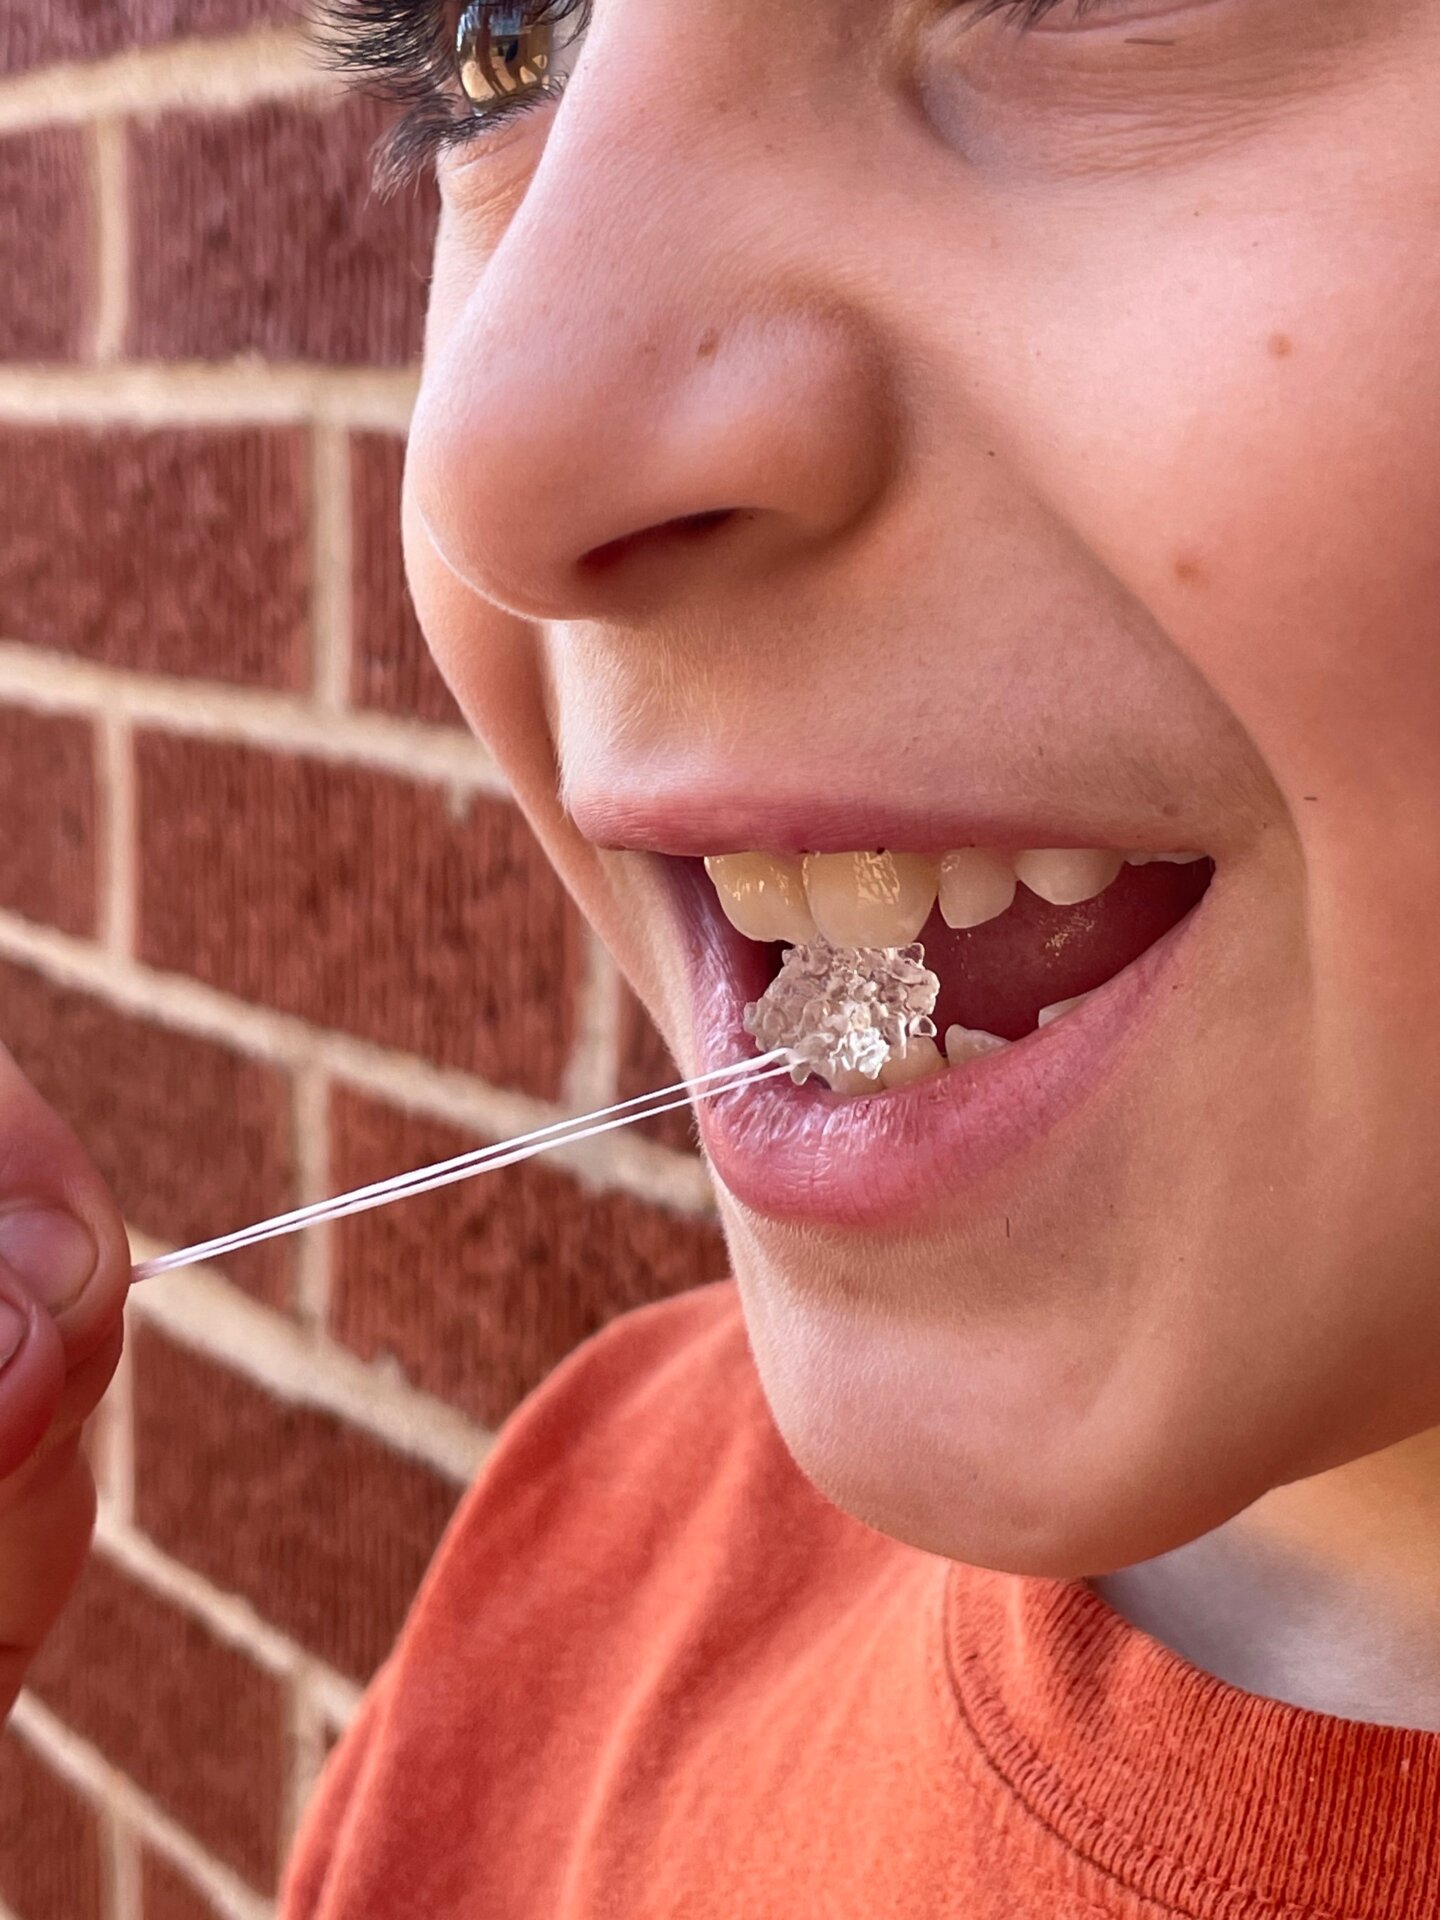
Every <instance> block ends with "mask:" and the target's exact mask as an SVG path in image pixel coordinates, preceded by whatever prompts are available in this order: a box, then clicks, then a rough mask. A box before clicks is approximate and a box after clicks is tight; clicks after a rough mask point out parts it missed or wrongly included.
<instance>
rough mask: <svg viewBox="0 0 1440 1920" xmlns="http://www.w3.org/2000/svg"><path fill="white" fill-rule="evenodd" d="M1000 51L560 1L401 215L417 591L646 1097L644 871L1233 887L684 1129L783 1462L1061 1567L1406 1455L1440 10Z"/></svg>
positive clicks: (1422, 1003)
mask: <svg viewBox="0 0 1440 1920" xmlns="http://www.w3.org/2000/svg"><path fill="white" fill-rule="evenodd" d="M1019 11H1020V10H1019V9H1018V8H1012V9H1011V10H1010V16H1009V17H1006V16H1005V15H1004V14H1003V13H1002V12H995V11H989V12H987V11H986V10H985V9H984V8H983V7H981V6H977V5H973V4H972V5H966V4H963V3H962V4H958V5H955V4H948V3H947V0H598V3H597V4H596V6H595V8H594V16H593V20H592V23H591V25H590V27H589V30H588V34H587V36H586V39H585V42H584V45H583V49H582V50H581V51H580V53H579V57H578V63H577V64H576V65H575V67H574V71H573V74H572V76H571V78H570V82H569V87H568V91H567V93H566V97H565V99H564V102H563V105H560V106H558V107H554V106H547V107H542V108H541V110H539V111H538V112H536V113H534V114H532V115H530V116H528V117H527V118H525V119H523V120H520V121H518V122H515V123H513V124H512V125H509V126H507V127H505V128H504V129H502V130H501V131H500V132H499V133H498V134H495V135H491V136H487V137H482V138H481V139H479V140H478V141H477V142H476V143H474V144H473V145H471V146H469V147H466V148H464V149H460V150H458V151H455V152H452V153H451V154H450V155H449V156H448V157H447V158H446V159H445V161H444V162H443V163H442V166H441V174H442V180H443V188H444V197H445V212H444V218H443V224H442V231H441V236H440V242H439V248H438V254H437V260H436V273H435V285H434V295H433V304H432V311H431V320H430V333H429V341H428V351H427V360H426V368H425V378H424V383H423V389H422V393H421V399H420V405H419V410H418V415H417V418H416V423H415V429H414V436H413V441H412V451H411V460H410V467H409V472H408V478H407V500H406V537H407V548H408V557H409V563H410V568H411V573H412V580H413V584H414V588H415V591H416V596H417V600H418V603H419V607H420V612H421V617H422V620H423V623H424V625H425V628H426V631H427V634H428V637H429V640H430V643H431V645H432V647H433V648H434V650H435V653H436V655H437V656H438V658H439V660H440V663H441V666H442V668H443V669H444V671H445V672H446V674H447V676H448V677H449V679H450V681H451V683H452V685H453V686H454V688H455V690H456V692H457V694H458V696H459V698H460V700H461V702H462V704H463V705H464V707H465V710H466V712H467V714H468V715H469V717H470V719H471V720H472V722H473V723H474V725H475V727H476V728H477V729H478V730H479V732H480V733H482V734H483V735H484V736H485V737H486V738H487V739H488V740H489V741H490V742H491V744H492V747H493V749H494V751H495V753H496V755H497V757H498V759H499V761H500V762H501V764H502V766H503V767H504V769H505V771H506V773H507V774H508V775H509V777H510V779H511V780H512V782H513V784H514V787H515V790H516V793H517V795H518V796H519V798H520V800H521V802H522V803H523V805H524V806H525V808H526V810H527V811H528V813H529V815H530V817H531V819H532V820H533V822H534V824H535V826H536V828H537V830H538V832H539V833H540V835H541V837H542V839H543V840H544V842H545V845H546V847H547V849H548V850H549V853H550V855H551V857H552V858H553V859H554V861H555V863H556V865H557V866H558V867H559V869H560V871H561V872H562V874H563V875H564V876H565V878H566V880H567V881H568V883H569V884H570V886H571V887H572V889H573V890H574V893H575V895H576V897H577V899H578V900H579V902H580V904H581V906H582V907H583V908H584V910H585V912H586V913H587V915H588V916H589V917H590V919H591V920H592V921H593V922H594V924H595V925H596V926H597V927H598V929H599V930H600V932H601V934H602V935H603V936H604V938H605V940H606V941H607V942H608V944H609V945H610V947H611V948H612V949H613V951H614V952H615V954H616V956H617V958H618V959H619V961H620V963H621V965H622V966H623V967H624V968H625V970H626V972H627V973H628V974H629V975H630V977H631V979H632V980H633V981H634V983H635V984H636V986H637V988H638V990H639V991H640V993H641V994H642V996H643V997H644V999H645V1001H646V1002H647V1004H648V1005H649V1007H650V1008H651V1010H652V1012H653V1013H654V1015H655V1017H656V1019H657V1021H658V1022H659V1024H660V1026H661V1027H662V1029H663V1031H664V1033H665V1035H666V1037H667V1039H668V1040H669V1042H670V1044H671V1046H672V1047H673V1049H674V1051H675V1054H676V1057H677V1059H678V1060H679V1061H680V1063H681V1066H682V1069H683V1070H684V1071H686V1072H695V1071H698V1070H700V1069H702V1068H703V1067H708V1066H714V1065H717V1064H719V1063H720V1062H721V1061H722V1060H724V1059H727V1058H737V1057H739V1056H740V1054H741V1053H742V1052H743V1051H745V1050H747V1046H748V1043H746V1042H745V1041H744V1039H743V1036H742V1035H739V1034H738V1033H737V1031H736V1029H735V1024H734V1011H735V1005H736V1003H737V1001H738V1000H740V999H743V998H744V997H745V996H746V994H747V992H749V991H750V990H751V987H752V986H753V981H751V982H750V985H747V981H748V980H749V979H750V976H749V974H748V973H747V968H749V967H751V966H752V965H753V964H756V956H755V953H754V952H752V953H751V954H749V955H748V956H747V957H737V954H736V951H735V947H734V946H732V947H729V948H724V947H723V942H721V941H720V939H719V936H718V934H716V932H715V928H716V927H717V926H718V925H719V924H720V921H719V915H718V910H717V908H716V905H715V901H714V895H713V892H712V891H711V890H710V889H709V883H708V882H705V881H704V880H703V874H702V875H700V876H699V878H700V884H699V886H698V887H697V886H696V885H695V882H696V879H697V869H696V868H695V866H694V865H693V864H689V865H687V864H686V863H685V862H684V861H683V860H682V859H680V858H679V857H678V856H693V855H696V854H698V853H704V852H713V853H722V852H732V851H735V850H738V849H748V848H758V849H765V850H768V851H771V852H799V851H803V850H806V849H820V850H824V851H837V850H842V849H863V848H867V847H875V846H885V847H892V848H898V849H907V850H918V851H922V852H938V851H941V850H943V849H945V848H957V847H963V846H966V845H969V844H981V845H998V846H1001V847H1005V848H1012V849H1013V848H1024V847H1056V846H1060V847H1064V846H1081V847H1107V846H1113V847H1126V848H1148V849H1150V850H1152V851H1161V850H1188V849H1195V850H1203V851H1204V852H1205V853H1207V854H1208V855H1210V856H1211V858H1212V859H1213V860H1214V862H1215V874H1214V879H1213V882H1212V883H1211V885H1210V888H1209V891H1208V893H1207V894H1206V895H1205V897H1204V899H1203V900H1202V902H1201V904H1200V906H1199V907H1198V909H1197V910H1196V911H1195V912H1194V914H1193V915H1191V916H1190V918H1188V919H1187V920H1186V921H1185V922H1184V924H1183V926H1182V927H1181V929H1180V931H1179V933H1177V934H1176V935H1175V936H1173V937H1172V938H1171V939H1169V940H1168V942H1167V943H1166V945H1165V946H1164V947H1161V948H1157V949H1154V950H1153V953H1154V958H1153V959H1151V960H1149V961H1146V962H1142V963H1141V964H1140V965H1139V966H1137V967H1133V968H1129V969H1127V970H1126V971H1124V972H1122V973H1121V974H1119V975H1118V976H1117V977H1116V982H1115V985H1114V987H1112V988H1107V989H1105V990H1104V991H1102V992H1101V993H1100V994H1097V996H1096V998H1095V1000H1094V1002H1093V1003H1086V1006H1085V1007H1083V1008H1081V1009H1080V1010H1079V1012H1077V1013H1076V1014H1074V1015H1072V1016H1070V1019H1069V1021H1061V1022H1057V1023H1056V1024H1055V1026H1054V1027H1053V1029H1046V1030H1044V1031H1042V1032H1041V1033H1040V1034H1039V1035H1038V1036H1037V1037H1035V1038H1032V1039H1029V1040H1025V1041H1023V1042H1021V1043H1020V1044H1019V1045H1018V1046H1017V1048H1016V1050H1015V1054H1014V1057H1013V1058H1009V1057H1006V1058H1005V1059H1004V1060H1003V1061H1002V1062H1001V1064H1000V1066H999V1067H998V1068H997V1067H996V1065H995V1062H994V1061H993V1060H990V1061H981V1062H980V1063H978V1065H977V1066H975V1067H973V1068H962V1069H959V1070H952V1071H951V1072H949V1073H947V1074H945V1075H942V1076H939V1077H937V1078H935V1079H933V1080H929V1081H926V1082H925V1083H924V1084H923V1085H919V1086H916V1087H913V1088H911V1089H909V1090H901V1091H897V1092H889V1093H884V1094H881V1095H880V1096H878V1097H876V1098H873V1099H869V1100H859V1101H852V1100H847V1099H845V1098H844V1097H843V1096H842V1095H839V1094H831V1093H828V1092H822V1091H817V1090H816V1089H815V1088H813V1087H810V1088H807V1089H804V1090H797V1089H794V1088H792V1087H790V1085H789V1083H788V1082H787V1081H783V1080H782V1081H780V1082H776V1083H772V1084H770V1085H767V1086H766V1087H764V1088H759V1089H753V1090H751V1091H750V1092H747V1093H741V1094H738V1095H736V1096H734V1098H733V1100H732V1101H729V1102H722V1103H721V1107H723V1108H725V1111H724V1112H723V1113H722V1111H721V1110H720V1108H716V1107H710V1108H707V1109H704V1110H702V1115H701V1124H702V1131H703V1132H704V1134H705V1138H706V1142H707V1146H708V1147H709V1149H710V1152H711V1155H712V1158H713V1160H714V1163H715V1165H716V1169H717V1172H718V1173H719V1175H720V1177H721V1188H720V1199H721V1205H722V1208H723V1212H724V1215H725V1221H726V1225H727V1229H728V1232H729V1237H730V1244H731V1248H732V1253H733V1258H734V1263H735V1271H736V1274H737V1277H738V1281H739V1285H740V1289H741V1292H742V1295H743V1299H744V1304H745V1311H746V1316H747V1320H748V1323H749V1327H750V1332H751V1338H752V1341H753V1345H754V1348H755V1353H756V1357H757V1360H758V1363H759V1366H760V1370H761V1373H762V1376H763V1379H764V1382H765V1386H766V1390H767V1393H768V1395H769V1398H770V1401H771V1404H772V1405H773V1407H774V1410H775V1414H776V1417H777V1420H778V1423H779V1425H780V1428H781V1430H782V1432H783V1433H784V1435H785V1437H786V1439H787V1441H788V1442H789V1444H790V1446H791V1448H792V1450H793V1451H794V1453H795V1455H796V1457H797V1459H798V1460H799V1462H800V1464H801V1466H802V1467H803V1468H804V1469H805V1470H806V1471H807V1472H808V1473H809V1474H810V1476H811V1477H812V1478H813V1479H814V1480H815V1481H816V1482H817V1483H818V1484H819V1485H820V1487H821V1488H822V1489H824V1490H825V1491H826V1492H827V1493H828V1494H829V1495H830V1496H831V1497H832V1498H833V1499H834V1500H835V1501H836V1502H837V1503H838V1504H839V1505H841V1506H843V1507H845V1508H847V1509H849V1510H850V1511H851V1512H853V1513H855V1514H857V1515H858V1516H860V1517H861V1518H863V1519H864V1520H866V1521H868V1522H870V1523H871V1524H873V1525H875V1526H877V1527H879V1528H882V1529H884V1530H885V1531H887V1532H889V1533H892V1534H895V1535H897V1536H899V1537H900V1538H903V1539H906V1540H909V1541H912V1542H914V1543H915V1544H917V1545H919V1546H922V1547H925V1548H928V1549H931V1550H933V1551H937V1552H941V1553H945V1554H949V1555H952V1556H954V1557H957V1558H960V1559H963V1560H967V1561H972V1562H977V1563H981V1564H988V1565H992V1566H997V1567H1005V1568H1011V1569H1015V1570H1017V1571H1034V1572H1047V1573H1059V1574H1080V1573H1098V1572H1102V1571H1106V1570H1109V1569H1111V1568H1113V1567H1116V1566H1119V1565H1123V1564H1128V1563H1130V1562H1133V1561H1136V1560H1139V1559H1142V1558H1147V1557H1150V1556H1152V1555H1154V1554H1157V1553H1159V1552H1161V1551H1164V1550H1165V1549H1167V1548H1170V1547H1172V1546H1175V1545H1177V1544H1179V1543H1180V1542H1182V1541H1184V1540H1187V1539H1190V1538H1192V1537H1194V1536H1195V1535H1197V1534H1199V1533H1201V1532H1203V1531H1206V1530H1208V1529H1210V1528H1211V1527H1214V1526H1216V1525H1218V1524H1219V1523H1221V1522H1222V1521H1224V1520H1225V1519H1227V1518H1228V1517H1230V1516H1231V1515H1232V1514H1234V1513H1235V1512H1237V1511H1239V1510H1240V1509H1241V1508H1242V1507H1243V1506H1246V1505H1248V1504H1249V1503H1250V1502H1251V1501H1252V1500H1254V1499H1255V1498H1257V1497H1258V1496H1259V1495H1260V1494H1261V1493H1262V1492H1264V1491H1265V1490H1266V1489H1268V1488H1270V1487H1272V1486H1275V1485H1279V1484H1281V1483H1284V1482H1286V1481H1289V1480H1293V1479H1296V1478H1298V1477H1301V1476H1305V1475H1310V1474H1314V1473H1316V1472H1318V1471H1321V1470H1323V1469H1325V1468H1327V1467H1330V1466H1333V1465H1336V1464H1338V1463H1340V1462H1342V1461H1344V1460H1347V1459H1350V1458H1353V1457H1355V1456H1356V1455H1358V1454H1361V1453H1365V1452H1369V1451H1372V1450H1374V1449H1377V1448H1379V1447H1381V1446H1384V1445H1387V1444H1389V1443H1391V1442H1393V1441H1395V1440H1397V1439H1399V1438H1401V1437H1403V1436H1405V1435H1408V1434H1410V1433H1413V1432H1415V1431H1418V1430H1419V1429H1421V1428H1423V1427H1427V1426H1430V1425H1433V1424H1435V1423H1436V1422H1437V1421H1440V1272H1437V1261H1436V1249H1437V1246H1440V1178H1437V1173H1440V1129H1437V1124H1436V1115H1437V1112H1440V1010H1437V998H1436V996H1437V972H1436V959H1435V956H1436V953H1437V951H1440V830H1437V828H1440V355H1437V353H1436V337H1437V319H1440V239H1437V236H1440V6H1437V5H1436V4H1435V0H1323V3H1322V0H1090V4H1089V5H1088V6H1077V0H1060V4H1059V5H1058V6H1057V7H1056V8H1055V9H1054V10H1053V11H1052V12H1051V13H1050V14H1049V16H1048V17H1047V18H1046V19H1044V20H1043V21H1040V22H1038V23H1036V24H1035V26H1034V27H1033V30H1031V31H1028V32H1025V31H1022V30H1021V21H1020V18H1019ZM497 605H498V607H499V608H503V609H505V610H506V611H503V612H500V611H497ZM517 616H518V617H517ZM1184 871H1185V869H1183V868H1171V869H1170V872H1171V874H1172V876H1173V875H1174V874H1176V873H1183V872H1184ZM1194 871H1196V872H1201V873H1203V871H1208V870H1201V869H1196V870H1194ZM1137 884H1138V883H1137ZM1178 897H1179V896H1178V895H1177V896H1176V898H1178ZM1176 910H1177V911H1178V909H1176ZM707 929H708V931H707ZM736 944H738V943H736ZM722 948H723V952H724V957H723V958H722V959H720V960H718V961H717V960H716V959H715V954H716V952H717V951H720V950H721V949H722ZM707 955H708V957H706V956H707ZM1022 958H1023V956H1022ZM770 970H771V971H773V960H772V962H771V966H770ZM760 978H761V979H762V980H763V978H764V974H763V972H762V973H761V975H760ZM1087 1023H1088V1024H1087ZM1026 1049H1028V1051H1026ZM987 1074H988V1080H987V1079H986V1077H985V1076H986V1075H987Z"/></svg>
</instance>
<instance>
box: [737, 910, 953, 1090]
mask: <svg viewBox="0 0 1440 1920" xmlns="http://www.w3.org/2000/svg"><path fill="white" fill-rule="evenodd" d="M939 993H940V981H939V978H938V977H937V976H936V975H935V974H933V973H931V971H930V969H929V968H928V967H927V966H926V965H925V949H924V948H923V947H922V946H920V945H919V943H918V942H916V943H915V944H913V945H911V946H908V947H832V946H831V945H830V943H829V941H827V940H821V939H816V940H811V941H809V942H808V943H807V944H806V945H804V946H801V947H791V948H790V950H789V952H788V953H787V954H786V955H785V958H784V959H783V960H782V961H781V963H780V971H779V973H778V974H777V975H776V976H775V978H774V979H773V980H772V981H771V982H770V985H769V986H768V987H767V988H766V989H765V992H764V993H763V994H761V996H760V998H759V999H758V1000H752V1001H751V1002H750V1004H749V1005H748V1006H747V1007H746V1009H745V1031H746V1032H747V1033H748V1034H751V1035H752V1036H753V1037H754V1039H755V1040H756V1041H757V1042H758V1044H759V1046H760V1049H761V1051H762V1052H764V1053H768V1052H770V1051H771V1049H772V1048H775V1047H785V1048H788V1049H789V1050H790V1052H791V1053H793V1054H795V1055H796V1056H797V1059H796V1064H795V1065H794V1066H793V1067H792V1069H791V1078H792V1079H793V1080H794V1081H795V1084H796V1085H797V1086H800V1085H802V1084H803V1083H804V1082H805V1081H806V1080H808V1079H809V1077H810V1075H811V1074H812V1073H818V1074H820V1075H821V1076H822V1078H824V1079H826V1080H829V1081H833V1080H834V1079H835V1078H836V1077H837V1076H838V1075H840V1074H842V1073H863V1074H865V1075H866V1076H867V1078H869V1079H871V1080H878V1079H879V1077H880V1073H881V1071H882V1070H883V1068H884V1067H885V1066H886V1064H887V1063H888V1062H889V1061H890V1060H893V1059H894V1058H895V1057H896V1056H897V1055H898V1054H900V1053H903V1052H904V1050H905V1045H906V1042H907V1041H909V1040H912V1039H915V1038H917V1037H920V1038H924V1039H933V1038H934V1037H935V1022H934V1021H933V1020H932V1019H931V1017H930V1016H931V1014H933V1013H934V1011H935V1002H936V1000H937V998H938V997H939Z"/></svg>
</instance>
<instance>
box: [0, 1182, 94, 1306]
mask: <svg viewBox="0 0 1440 1920" xmlns="http://www.w3.org/2000/svg"><path fill="white" fill-rule="evenodd" d="M98 1257H99V1255H98V1253H97V1250H96V1246H95V1241H94V1238H93V1237H92V1235H91V1234H90V1231H89V1229H88V1228H86V1227H82V1226H81V1224H80V1222H79V1221H78V1220H76V1219H74V1218H73V1217H72V1216H71V1215H70V1214H68V1213H61V1212H60V1211H59V1210H58V1209H57V1208H54V1207H27V1208H24V1209H23V1210H22V1211H20V1212H19V1213H7V1214H3V1215H0V1260H4V1261H5V1262H6V1264H7V1265H8V1266H10V1267H12V1268H13V1269H14V1271H15V1272H16V1273H18V1274H19V1276H20V1278H21V1279H22V1280H23V1281H24V1282H25V1285H26V1287H27V1288H28V1289H29V1291H30V1292H31V1293H33V1294H34V1296H35V1298H36V1299H37V1300H38V1301H39V1302H40V1304H41V1305H42V1306H44V1307H48V1308H49V1309H50V1311H51V1313H60V1312H61V1311H63V1309H64V1308H66V1307H68V1306H69V1305H70V1303H71V1301H72V1300H73V1299H74V1298H75V1296H76V1295H77V1294H78V1293H79V1292H80V1290H81V1288H82V1287H83V1286H84V1285H85V1282H86V1281H87V1280H88V1279H89V1278H90V1276H91V1274H92V1273H93V1272H94V1271H95V1262H96V1260H97V1259H98Z"/></svg>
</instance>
